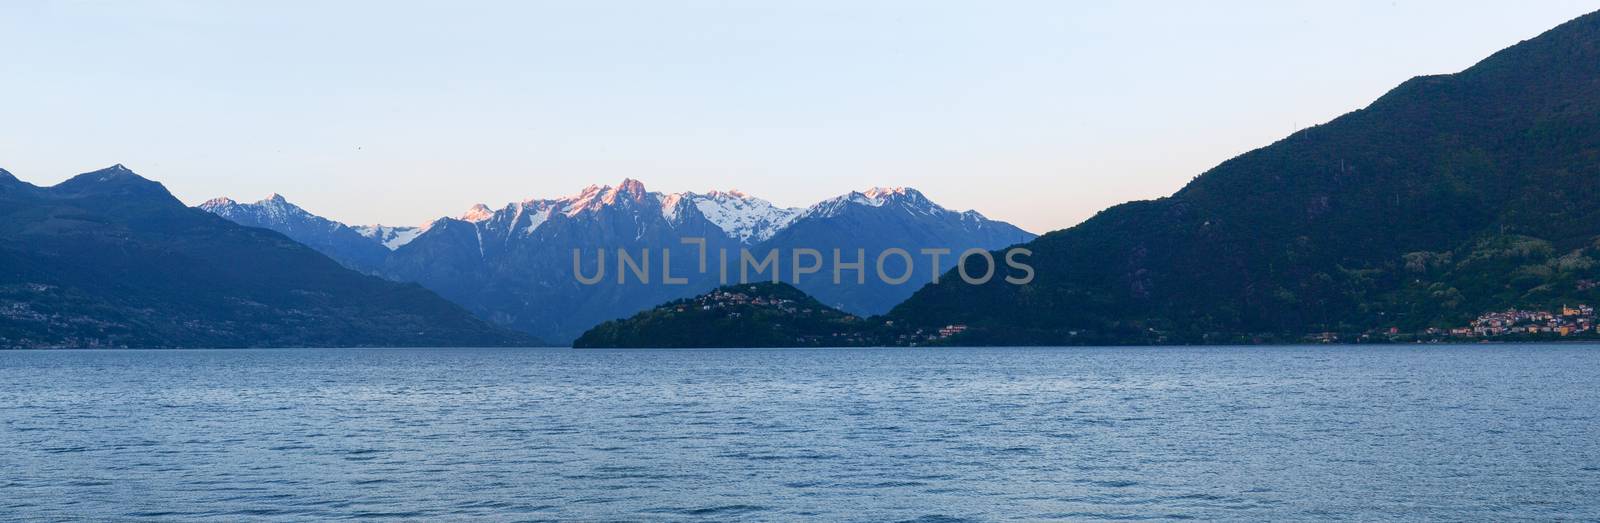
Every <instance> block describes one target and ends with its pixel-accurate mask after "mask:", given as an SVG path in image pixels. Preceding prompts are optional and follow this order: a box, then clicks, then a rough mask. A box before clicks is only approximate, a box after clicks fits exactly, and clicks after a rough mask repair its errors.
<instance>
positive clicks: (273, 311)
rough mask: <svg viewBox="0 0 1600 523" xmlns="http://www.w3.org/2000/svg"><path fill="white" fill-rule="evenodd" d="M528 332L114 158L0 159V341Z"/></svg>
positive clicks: (470, 336)
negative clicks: (53, 181) (22, 163)
mask: <svg viewBox="0 0 1600 523" xmlns="http://www.w3.org/2000/svg"><path fill="white" fill-rule="evenodd" d="M537 343H538V342H537V341H536V340H534V339H533V338H532V337H530V336H527V335H525V334H521V333H517V332H513V331H510V330H507V329H503V328H500V327H496V326H494V325H492V324H490V323H488V322H485V321H483V320H481V319H479V318H476V317H474V316H473V315H471V314H470V313H468V312H467V311H466V310H465V309H462V308H461V307H460V306H457V305H455V304H453V303H450V302H448V301H446V300H444V299H442V298H440V297H439V296H437V295H435V294H434V293H432V292H430V291H428V290H426V289H423V288H422V287H420V286H418V285H415V284H405V283H396V282H392V281H387V280H384V279H381V278H377V277H373V276H366V275H362V274H359V273H357V272H354V271H351V270H349V269H346V268H344V267H341V266H340V265H339V264H338V263H335V262H334V261H333V260H331V259H329V258H328V257H327V256H324V255H322V254H320V253H318V252H317V251H316V250H313V249H311V248H309V247H307V246H305V245H303V244H301V243H299V242H296V241H294V240H291V239H289V238H288V237H286V236H284V235H282V234H279V233H277V232H273V231H269V230H265V229H260V228H254V227H244V226H240V225H238V224H235V223H233V222H230V221H228V220H224V219H221V218H218V217H217V216H214V215H212V214H210V213H206V212H202V211H200V210H197V209H193V208H190V207H187V206H185V205H184V204H183V203H182V202H179V201H178V200H177V199H176V198H174V197H173V196H172V195H171V194H170V193H168V192H167V190H166V188H165V187H163V186H162V185H161V184H159V183H156V182H153V181H150V180H147V179H145V178H143V177H140V176H139V175H137V174H135V173H134V172H133V171H131V170H129V169H127V168H126V167H123V166H121V165H116V166H112V167H110V168H106V169H102V170H98V171H94V172H90V173H85V174H81V175H78V176H75V177H73V178H71V179H69V180H67V181H64V182H61V183H60V184H57V185H55V186H52V187H38V186H35V185H32V184H29V183H26V182H23V181H21V180H18V179H17V178H16V177H14V176H12V175H11V174H10V173H9V172H5V171H3V170H0V347H7V348H14V347H295V346H320V347H338V346H438V345H451V346H462V345H531V344H537Z"/></svg>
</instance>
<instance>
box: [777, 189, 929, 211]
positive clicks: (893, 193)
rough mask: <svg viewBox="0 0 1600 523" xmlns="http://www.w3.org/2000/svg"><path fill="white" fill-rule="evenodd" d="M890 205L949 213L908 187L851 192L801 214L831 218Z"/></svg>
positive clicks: (819, 203)
mask: <svg viewBox="0 0 1600 523" xmlns="http://www.w3.org/2000/svg"><path fill="white" fill-rule="evenodd" d="M886 205H892V206H895V207H898V208H901V209H904V210H905V211H906V212H909V213H912V214H923V215H930V216H936V215H941V214H944V213H948V212H950V210H949V209H945V208H944V207H941V206H940V205H939V204H937V203H933V201H932V200H929V199H928V197H926V196H923V195H922V191H918V190H916V189H913V188H910V187H873V188H870V189H867V190H866V191H851V192H850V193H849V194H844V195H841V196H836V197H833V198H829V199H827V200H823V201H821V202H818V203H817V204H816V205H812V206H811V207H809V208H807V209H806V210H805V212H803V213H802V215H803V216H817V217H824V218H827V217H833V216H838V215H840V214H841V213H843V212H845V211H846V210H848V209H849V208H850V207H852V206H860V207H883V206H886Z"/></svg>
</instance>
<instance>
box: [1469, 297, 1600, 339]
mask: <svg viewBox="0 0 1600 523" xmlns="http://www.w3.org/2000/svg"><path fill="white" fill-rule="evenodd" d="M1594 320H1595V318H1594V308H1593V307H1590V306H1588V305H1578V306H1577V307H1568V306H1566V305H1562V306H1561V309H1560V310H1559V311H1555V312H1552V311H1533V310H1522V309H1509V310H1506V311H1503V312H1491V313H1487V314H1483V315H1481V316H1478V318H1477V319H1474V320H1472V323H1471V324H1470V325H1469V326H1467V327H1461V328H1455V329H1450V335H1451V336H1456V337H1471V338H1481V337H1489V336H1503V335H1509V334H1555V335H1560V336H1570V335H1573V334H1578V333H1583V332H1594Z"/></svg>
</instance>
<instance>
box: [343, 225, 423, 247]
mask: <svg viewBox="0 0 1600 523" xmlns="http://www.w3.org/2000/svg"><path fill="white" fill-rule="evenodd" d="M351 229H354V230H355V231H356V232H358V233H361V235H362V236H365V237H367V238H371V239H372V240H374V241H376V242H378V243H380V244H382V245H383V246H384V247H385V248H388V249H389V250H391V251H392V250H395V249H399V248H400V247H401V246H403V245H405V244H407V243H411V240H415V239H417V235H419V234H422V232H423V231H424V230H426V228H424V227H390V226H388V225H356V226H353V227H351Z"/></svg>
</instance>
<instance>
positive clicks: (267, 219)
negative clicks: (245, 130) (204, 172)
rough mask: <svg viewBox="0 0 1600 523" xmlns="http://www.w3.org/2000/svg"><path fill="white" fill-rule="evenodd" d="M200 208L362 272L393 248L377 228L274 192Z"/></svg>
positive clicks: (218, 201) (219, 200)
mask: <svg viewBox="0 0 1600 523" xmlns="http://www.w3.org/2000/svg"><path fill="white" fill-rule="evenodd" d="M198 208H199V209H201V210H204V211H206V212H210V213H212V214H215V215H217V216H221V217H223V218H226V219H227V220H228V221H232V222H234V223H237V224H240V225H244V226H247V227H260V228H263V229H271V230H274V231H277V232H280V233H283V235H284V236H288V237H289V238H291V239H293V240H295V241H298V242H300V243H303V244H305V245H307V246H309V247H311V248H313V249H316V250H318V251H321V252H322V253H323V254H326V255H328V257H330V258H333V259H335V260H337V261H339V262H340V263H342V264H344V265H345V266H346V267H350V268H352V269H356V270H359V271H363V272H371V271H373V270H376V268H377V267H379V266H380V265H381V264H382V263H383V259H384V257H386V256H387V255H388V251H389V250H391V249H392V248H391V247H388V245H387V243H388V240H393V238H386V239H380V238H379V236H380V234H379V233H377V232H376V231H373V232H372V233H371V234H369V233H367V232H364V231H360V230H357V229H354V228H351V227H349V226H347V225H345V224H343V223H339V222H336V221H333V220H329V219H327V218H323V217H321V216H317V215H315V214H312V213H310V212H308V211H306V210H305V209H302V208H300V207H299V206H297V205H295V204H292V203H289V200H288V199H286V198H284V197H283V195H280V194H272V195H270V196H267V197H266V198H264V199H262V200H260V201H257V202H255V203H239V202H236V201H233V200H232V199H229V198H213V199H211V200H208V201H206V202H205V203H202V204H200V205H199V206H198ZM396 235H397V236H406V235H410V236H411V237H413V238H414V237H415V233H404V234H401V233H399V232H397V233H396ZM406 241H409V239H407V240H406ZM401 244H403V242H402V243H401ZM398 246H399V245H396V247H398Z"/></svg>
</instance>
